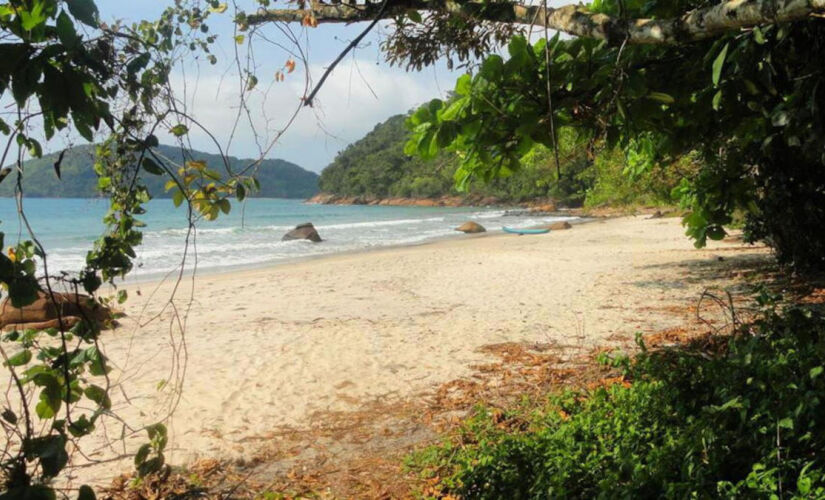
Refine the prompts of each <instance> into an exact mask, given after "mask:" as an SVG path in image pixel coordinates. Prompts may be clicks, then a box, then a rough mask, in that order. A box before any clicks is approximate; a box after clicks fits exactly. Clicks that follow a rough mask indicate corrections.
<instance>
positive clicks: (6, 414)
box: [0, 408, 17, 425]
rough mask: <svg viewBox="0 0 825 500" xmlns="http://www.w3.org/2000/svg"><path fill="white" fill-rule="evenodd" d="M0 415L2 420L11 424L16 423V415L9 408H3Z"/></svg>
mask: <svg viewBox="0 0 825 500" xmlns="http://www.w3.org/2000/svg"><path fill="white" fill-rule="evenodd" d="M0 416H2V417H3V420H5V421H6V422H8V423H10V424H11V425H15V424H17V415H15V414H14V412H13V411H11V410H9V409H8V408H6V409H4V410H3V413H0Z"/></svg>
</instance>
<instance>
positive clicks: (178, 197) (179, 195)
mask: <svg viewBox="0 0 825 500" xmlns="http://www.w3.org/2000/svg"><path fill="white" fill-rule="evenodd" d="M183 200H184V196H183V191H181V190H180V189H179V190H177V191H175V194H173V195H172V203H174V204H175V206H176V207H179V206H180V205H181V203H183Z"/></svg>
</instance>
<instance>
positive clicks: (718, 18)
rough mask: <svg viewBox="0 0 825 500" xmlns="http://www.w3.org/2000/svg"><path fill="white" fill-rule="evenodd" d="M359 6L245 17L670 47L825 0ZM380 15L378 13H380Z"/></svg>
mask: <svg viewBox="0 0 825 500" xmlns="http://www.w3.org/2000/svg"><path fill="white" fill-rule="evenodd" d="M381 7H382V2H370V1H367V2H366V3H361V4H347V3H338V4H326V3H318V2H313V5H312V8H311V9H270V10H261V11H259V12H258V13H256V14H250V15H248V16H247V17H246V19H245V21H244V24H246V25H248V26H254V25H259V24H264V23H268V22H273V21H280V22H301V21H302V20H304V19H307V18H314V19H316V20H317V21H318V23H353V22H358V21H372V20H374V19H376V17H380V18H383V19H391V18H394V17H397V16H398V15H401V14H404V13H406V12H408V11H410V10H417V11H441V12H448V13H451V14H454V15H460V16H467V17H471V18H474V19H477V20H483V21H490V22H500V23H517V24H534V25H539V26H547V27H548V28H550V29H553V30H558V31H561V32H564V33H568V34H570V35H574V36H578V37H585V38H596V39H602V40H609V41H624V40H627V43H631V44H674V43H680V42H688V41H695V40H703V39H707V38H712V37H714V36H717V35H719V34H721V33H724V32H728V31H733V30H738V29H743V28H751V27H754V26H759V25H763V24H771V23H787V22H793V21H798V20H802V19H805V18H807V17H809V16H811V15H815V14H825V0H730V1H727V2H723V3H720V4H717V5H714V6H712V7H706V8H703V9H696V10H694V11H691V12H688V13H685V14H684V15H682V16H680V17H676V18H671V19H629V20H624V19H618V18H615V17H611V16H608V15H605V14H598V13H593V12H590V11H588V10H587V9H586V8H584V7H582V6H577V5H567V6H564V7H558V8H548V9H547V10H546V11H545V9H544V8H543V7H541V6H528V5H523V4H518V3H486V4H485V3H481V2H477V1H467V2H456V1H453V0H429V1H428V0H388V4H387V5H386V8H384V9H383V10H382V11H381ZM379 11H381V12H380V15H379Z"/></svg>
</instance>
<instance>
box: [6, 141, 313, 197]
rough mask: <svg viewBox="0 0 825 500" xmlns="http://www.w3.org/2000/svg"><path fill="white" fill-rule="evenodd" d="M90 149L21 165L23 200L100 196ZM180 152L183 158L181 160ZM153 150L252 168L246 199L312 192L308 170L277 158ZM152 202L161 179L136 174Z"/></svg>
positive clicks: (162, 193) (173, 157)
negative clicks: (257, 186) (253, 180)
mask: <svg viewBox="0 0 825 500" xmlns="http://www.w3.org/2000/svg"><path fill="white" fill-rule="evenodd" d="M95 149H96V148H95V146H93V145H78V146H75V147H73V148H71V149H68V150H66V151H65V152H60V153H52V154H48V155H43V156H42V157H40V158H32V159H30V160H26V161H24V162H23V170H24V171H25V172H26V185H25V188H26V196H27V197H31V198H95V197H98V196H100V195H101V193H100V191H99V189H98V182H99V181H98V175H97V173H96V172H95V169H94V164H95V158H96V154H95ZM184 151H185V155H186V158H185V159H184V157H183V156H184ZM153 152H154V153H155V154H156V155H158V156H159V157H161V158H167V159H169V160H170V161H172V162H174V163H176V164H183V163H185V162H186V161H200V162H206V164H208V165H223V164H224V162H226V164H228V166H229V168H230V169H231V170H232V171H241V170H243V169H245V168H248V167H250V165H254V169H255V170H256V177H257V179H258V183H259V184H260V189H256V190H254V191H252V192H250V193H249V194H250V196H258V197H262V198H309V197H311V196H313V195H314V194H315V193H317V192H318V175H317V174H315V173H314V172H310V171H308V170H304V169H303V168H301V167H299V166H298V165H295V164H294V163H290V162H288V161H284V160H279V159H263V160H253V159H240V158H236V157H234V156H226V157H221V156H220V155H216V154H210V153H204V152H202V151H196V150H189V149H186V150H184V149H182V148H180V147H175V146H167V145H163V144H161V145H158V146H157V147H155V148H153ZM58 158H60V159H61V161H60V173H61V176H60V177H57V175H55V171H54V164H55V163H56V162H57V160H58ZM139 179H140V180H141V181H142V182H143V183H144V184H145V185H146V189H147V190H148V193H149V195H150V196H151V197H152V198H165V197H171V196H172V195H171V193H170V192H169V191H167V190H166V189H165V186H164V184H165V183H166V180H167V179H164V178H163V177H162V176H158V175H151V174H150V173H148V172H144V173H141V174H139ZM14 189H15V185H14V184H13V183H11V182H6V183H2V184H0V196H13V194H14Z"/></svg>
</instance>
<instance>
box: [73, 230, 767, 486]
mask: <svg viewBox="0 0 825 500" xmlns="http://www.w3.org/2000/svg"><path fill="white" fill-rule="evenodd" d="M321 244H323V243H321ZM765 253H766V251H765V250H764V249H762V248H758V247H749V246H746V245H743V244H742V243H737V242H722V243H711V244H710V245H709V247H708V248H706V249H702V250H697V249H694V248H693V245H692V242H691V241H690V240H688V239H687V237H685V236H684V229H683V228H682V226H681V225H680V221H679V219H675V218H663V219H649V218H647V217H642V216H639V217H623V218H618V219H610V220H600V221H596V222H591V223H587V224H582V225H577V226H574V228H573V229H571V230H566V231H557V232H551V233H549V234H546V235H539V236H522V237H519V236H514V235H503V234H485V235H480V236H460V237H457V238H455V239H450V240H445V241H439V242H435V243H431V244H426V245H421V246H415V247H406V248H393V249H386V250H376V251H370V252H365V253H358V254H347V255H338V256H332V257H326V258H321V259H316V260H310V261H304V262H298V263H292V264H284V265H279V266H277V267H272V268H266V269H259V270H250V271H241V272H235V273H231V274H215V275H204V276H198V277H197V278H196V279H195V280H194V281H192V280H191V279H186V280H184V281H182V282H181V283H180V284H179V285H178V289H177V292H176V299H175V300H174V302H173V303H171V304H170V303H169V302H167V301H168V298H169V297H170V295H171V293H172V290H173V287H174V286H175V283H174V282H173V281H172V280H167V281H166V282H163V283H143V284H139V285H131V286H129V287H127V289H128V291H129V293H130V298H129V301H128V302H127V303H126V304H125V312H126V314H127V317H126V318H124V319H123V320H122V323H121V326H120V327H119V328H117V329H116V330H114V331H109V332H106V333H104V335H103V337H102V343H103V345H104V350H105V352H106V353H107V354H108V356H109V357H110V361H111V363H112V364H113V366H114V367H115V370H114V371H113V372H112V373H111V380H112V382H113V383H114V384H115V385H116V387H114V389H113V390H112V396H113V402H114V409H115V411H116V412H117V413H118V414H119V415H120V416H122V417H123V418H124V419H125V421H127V422H129V423H130V424H131V425H132V426H133V427H134V428H139V427H140V425H141V424H144V423H150V422H154V421H157V420H158V419H159V418H161V417H163V416H164V415H165V414H166V412H167V411H168V409H169V408H170V406H171V405H174V404H176V408H175V413H174V416H173V417H172V418H171V419H170V420H169V428H170V445H169V449H170V452H169V453H168V458H169V461H171V462H173V463H175V464H185V463H187V462H189V461H191V460H194V459H197V458H201V457H214V458H231V459H238V458H243V457H247V456H249V455H250V454H252V453H254V451H255V450H256V449H257V448H258V447H260V446H261V445H263V444H265V443H266V441H267V439H269V438H271V435H269V433H270V432H271V431H272V429H274V428H276V427H278V426H283V425H301V424H303V423H306V422H307V421H309V420H310V419H312V418H313V414H315V413H316V412H319V411H325V410H347V409H354V408H356V407H357V406H358V405H359V404H360V403H361V402H364V401H368V400H374V399H377V398H379V399H380V398H383V399H391V398H404V397H409V396H413V395H415V394H419V393H422V392H425V391H427V390H428V389H431V388H433V387H435V386H436V385H437V384H441V383H444V382H447V381H450V380H454V379H459V378H461V377H464V376H467V375H468V373H470V366H471V365H473V364H475V363H479V362H483V361H484V360H485V359H486V358H487V356H488V355H486V354H483V353H481V352H479V348H480V347H482V346H484V345H488V344H494V343H500V342H540V343H545V344H551V345H554V346H558V347H559V348H561V349H563V348H565V347H572V348H576V349H586V348H590V347H593V346H597V345H610V344H611V343H613V342H615V339H616V338H618V337H621V336H624V337H625V338H627V337H628V336H630V337H631V338H632V335H633V334H634V333H635V332H637V331H640V330H642V331H646V332H647V331H655V330H660V329H665V328H668V327H671V326H675V325H676V324H678V323H679V322H680V321H681V319H682V318H680V317H679V316H678V315H674V314H668V313H666V312H665V311H667V310H668V308H677V307H684V306H685V305H686V304H688V303H690V302H691V301H696V300H697V298H698V296H699V294H700V293H701V292H702V290H703V289H705V288H706V287H707V286H712V285H713V284H714V279H718V280H719V282H720V283H721V282H723V281H722V280H725V277H724V276H718V277H716V278H714V277H713V276H702V279H697V278H698V276H696V273H701V269H702V265H703V264H704V263H708V262H715V261H719V260H720V257H721V258H722V259H723V260H728V261H729V260H730V259H750V258H754V259H758V258H761V256H764V255H765ZM728 283H729V282H728ZM193 286H194V290H193ZM173 305H174V307H172V306H173ZM184 325H185V326H184ZM182 327H183V330H184V331H185V333H184V334H182ZM184 338H185V342H183V340H184ZM184 361H185V363H184ZM184 365H185V372H184V371H183V369H184ZM164 381H166V382H164ZM177 390H181V391H182V392H180V393H178V392H177ZM177 394H180V398H179V401H178V398H177ZM103 430H104V429H101V432H99V433H98V435H97V437H96V438H95V439H96V442H93V443H87V444H86V446H87V447H86V448H84V449H83V451H84V452H85V453H87V454H89V455H90V456H91V457H92V458H94V459H98V460H101V459H110V458H112V457H114V456H116V455H117V454H118V453H122V452H124V451H125V452H133V451H134V450H135V448H136V447H137V446H138V445H139V444H140V443H142V442H145V440H146V438H145V434H144V433H142V432H138V433H136V434H134V435H132V436H131V437H127V438H126V439H125V440H121V439H120V436H121V435H123V433H124V432H125V431H124V428H123V427H122V426H121V425H120V424H118V423H117V422H116V421H114V420H110V421H109V424H108V425H107V426H106V427H105V435H104V432H103ZM126 435H127V436H128V432H126ZM107 441H108V442H111V444H110V445H109V446H105V445H104V443H106V442H107ZM121 441H123V442H121ZM129 467H130V460H129V459H128V458H124V459H120V460H115V461H109V462H107V463H105V464H101V465H96V466H94V467H91V468H83V469H79V470H76V471H74V473H75V474H77V477H78V478H82V479H86V480H89V479H91V480H93V482H94V483H96V484H98V485H101V484H108V482H109V481H110V480H111V477H112V476H113V475H114V473H116V472H119V471H125V470H128V469H129Z"/></svg>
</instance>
